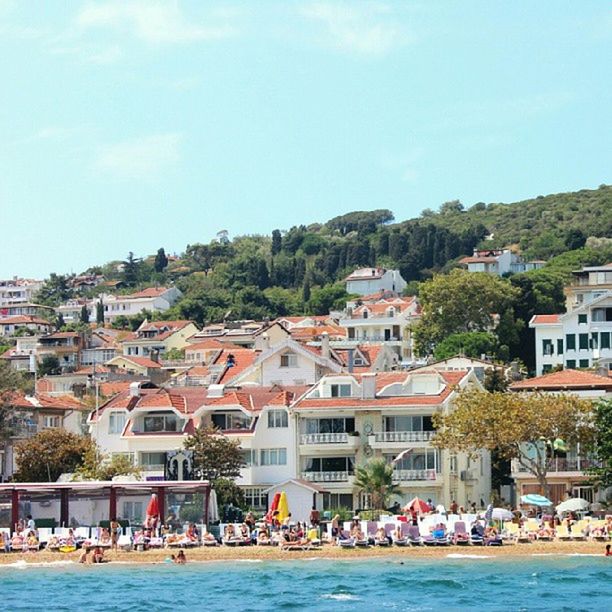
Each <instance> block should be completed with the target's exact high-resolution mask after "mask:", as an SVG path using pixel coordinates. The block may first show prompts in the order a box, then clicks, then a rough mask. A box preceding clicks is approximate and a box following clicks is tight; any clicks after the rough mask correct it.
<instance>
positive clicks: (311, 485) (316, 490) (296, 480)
mask: <svg viewBox="0 0 612 612" xmlns="http://www.w3.org/2000/svg"><path fill="white" fill-rule="evenodd" d="M288 484H296V485H298V486H300V487H303V488H304V489H308V490H310V491H312V492H313V493H324V492H325V491H327V489H322V488H321V487H320V486H318V485H316V484H315V483H314V482H309V481H308V480H301V479H300V478H289V480H283V482H279V483H277V484H275V485H272V486H271V487H268V488H267V489H265V490H264V493H269V492H270V491H273V490H275V489H282V488H283V487H285V486H287V485H288Z"/></svg>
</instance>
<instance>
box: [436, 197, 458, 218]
mask: <svg viewBox="0 0 612 612" xmlns="http://www.w3.org/2000/svg"><path fill="white" fill-rule="evenodd" d="M460 212H463V204H462V203H461V202H460V201H459V200H449V201H448V202H444V204H442V206H440V214H441V215H449V214H453V213H460Z"/></svg>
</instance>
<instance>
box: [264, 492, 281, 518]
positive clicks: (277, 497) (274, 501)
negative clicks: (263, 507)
mask: <svg viewBox="0 0 612 612" xmlns="http://www.w3.org/2000/svg"><path fill="white" fill-rule="evenodd" d="M278 502H280V493H275V494H274V498H273V499H272V503H271V504H270V509H269V510H268V512H267V513H266V523H271V522H272V515H273V514H274V511H275V510H278Z"/></svg>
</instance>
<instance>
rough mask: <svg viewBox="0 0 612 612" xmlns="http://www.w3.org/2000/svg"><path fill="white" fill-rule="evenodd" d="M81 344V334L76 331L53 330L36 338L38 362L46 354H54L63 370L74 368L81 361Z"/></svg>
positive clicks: (82, 340)
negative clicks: (53, 331) (51, 332)
mask: <svg viewBox="0 0 612 612" xmlns="http://www.w3.org/2000/svg"><path fill="white" fill-rule="evenodd" d="M83 345H84V338H83V335H82V334H80V333H78V332H55V333H53V334H49V335H48V336H41V337H40V338H39V339H38V344H37V347H36V356H37V358H38V361H39V362H40V361H42V360H43V359H44V358H45V357H46V356H47V355H55V356H56V357H57V358H58V360H59V364H60V367H61V368H62V370H63V371H69V370H74V369H76V368H78V367H79V365H80V363H81V360H80V354H81V349H82V348H83Z"/></svg>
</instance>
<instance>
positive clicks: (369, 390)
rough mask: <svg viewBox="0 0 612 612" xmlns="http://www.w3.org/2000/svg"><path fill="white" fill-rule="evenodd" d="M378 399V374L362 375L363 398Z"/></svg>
mask: <svg viewBox="0 0 612 612" xmlns="http://www.w3.org/2000/svg"><path fill="white" fill-rule="evenodd" d="M375 397H376V374H372V373H367V374H362V375H361V398H362V399H374V398H375Z"/></svg>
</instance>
